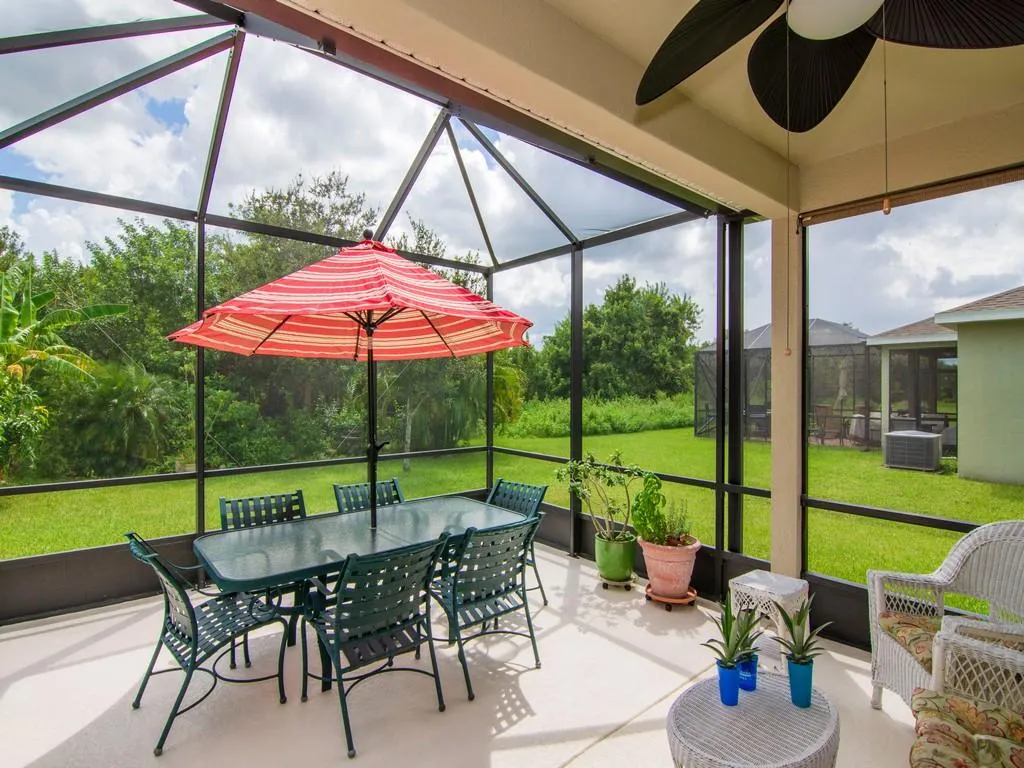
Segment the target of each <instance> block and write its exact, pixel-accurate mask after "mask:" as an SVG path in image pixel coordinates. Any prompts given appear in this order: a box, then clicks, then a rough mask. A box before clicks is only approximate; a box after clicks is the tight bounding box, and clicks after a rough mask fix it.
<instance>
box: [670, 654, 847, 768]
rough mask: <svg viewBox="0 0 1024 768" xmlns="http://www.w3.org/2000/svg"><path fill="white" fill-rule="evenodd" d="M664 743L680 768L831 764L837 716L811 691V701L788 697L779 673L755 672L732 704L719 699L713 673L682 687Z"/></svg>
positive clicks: (836, 743)
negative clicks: (752, 684)
mask: <svg viewBox="0 0 1024 768" xmlns="http://www.w3.org/2000/svg"><path fill="white" fill-rule="evenodd" d="M668 743H669V748H670V749H671V750H672V759H673V760H674V761H675V764H676V766H678V767H679V768H833V766H834V765H835V763H836V753H837V752H838V751H839V716H838V714H837V713H836V709H835V707H833V706H832V704H831V702H829V700H828V699H827V698H825V696H824V695H823V694H822V693H821V692H820V691H818V690H817V689H815V690H814V692H813V694H812V696H811V706H810V707H809V708H807V709H801V708H800V707H796V706H794V705H793V703H792V702H791V701H790V699H789V680H788V679H787V678H786V677H785V676H784V675H774V674H770V673H762V674H760V675H758V680H757V690H756V691H749V692H748V691H740V703H739V704H738V705H737V706H735V707H727V706H725V705H724V704H722V700H721V698H720V697H719V695H718V678H717V677H712V678H708V679H705V680H701V681H700V682H698V683H695V684H694V685H692V686H690V687H689V688H687V689H686V690H685V691H683V692H682V693H681V694H680V695H679V698H677V699H676V700H675V703H674V704H673V705H672V709H671V710H670V711H669V714H668Z"/></svg>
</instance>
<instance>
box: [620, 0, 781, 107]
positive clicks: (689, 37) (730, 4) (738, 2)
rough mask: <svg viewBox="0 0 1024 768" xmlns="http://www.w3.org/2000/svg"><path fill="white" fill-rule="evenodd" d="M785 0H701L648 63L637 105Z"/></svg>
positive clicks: (710, 57)
mask: <svg viewBox="0 0 1024 768" xmlns="http://www.w3.org/2000/svg"><path fill="white" fill-rule="evenodd" d="M783 1H784V0H699V2H698V3H697V4H696V5H695V6H693V8H691V9H690V12H689V13H687V14H686V15H685V16H684V17H683V19H682V21H680V22H679V23H678V24H676V26H675V29H673V30H672V31H671V32H670V33H669V35H668V37H666V38H665V42H663V43H662V44H661V47H660V48H658V52H657V53H655V54H654V58H652V59H651V63H650V64H648V65H647V71H646V72H644V76H643V78H641V80H640V85H639V86H638V87H637V89H636V103H637V105H638V106H639V105H642V104H647V103H649V102H652V101H654V100H655V99H656V98H658V97H659V96H661V95H663V94H665V93H668V92H669V91H670V90H672V89H673V88H675V87H676V86H677V85H679V84H680V83H681V82H683V80H685V79H686V78H688V77H689V76H690V75H692V74H693V73H694V72H696V71H697V70H698V69H700V68H701V67H703V66H704V65H705V64H708V63H709V62H711V61H713V60H714V59H716V58H718V57H719V56H720V55H721V54H723V53H724V52H725V51H727V50H729V49H730V48H731V47H732V46H734V45H736V43H738V42H739V41H740V40H742V39H743V38H745V37H746V36H747V35H749V34H750V33H751V32H753V31H754V30H755V29H757V28H758V27H759V26H761V25H762V24H764V23H765V22H766V21H768V19H770V18H771V17H772V14H773V13H775V12H776V11H777V10H779V8H781V7H782V3H783Z"/></svg>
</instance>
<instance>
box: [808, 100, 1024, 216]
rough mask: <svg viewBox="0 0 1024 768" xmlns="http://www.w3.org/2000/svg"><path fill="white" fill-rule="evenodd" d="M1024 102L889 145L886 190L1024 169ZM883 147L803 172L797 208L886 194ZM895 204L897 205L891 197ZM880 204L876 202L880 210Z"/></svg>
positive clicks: (812, 211)
mask: <svg viewBox="0 0 1024 768" xmlns="http://www.w3.org/2000/svg"><path fill="white" fill-rule="evenodd" d="M1022 126H1024V102H1021V103H1019V104H1015V105H1013V106H1011V107H1008V108H1006V109H1002V110H999V111H997V112H989V113H986V114H983V115H976V116H973V117H969V118H965V119H964V120H960V121H958V122H954V123H948V124H946V125H941V126H938V127H936V128H932V129H930V130H927V131H922V132H920V133H917V134H914V135H911V136H906V137H903V138H901V139H899V140H897V141H893V142H890V143H889V186H890V190H915V191H917V190H923V189H929V188H932V187H935V186H936V185H938V184H943V183H945V182H947V181H950V180H958V179H968V178H976V177H983V176H985V175H987V174H989V173H992V172H998V171H1005V170H1007V169H1013V168H1016V167H1019V166H1021V165H1024V127H1022ZM884 171H885V165H884V154H883V147H882V145H881V144H877V145H875V146H873V147H869V148H867V149H864V150H861V151H858V152H853V153H851V154H849V155H843V156H842V157H837V158H832V159H830V160H826V161H823V162H821V163H816V164H814V165H810V166H805V167H803V168H801V173H800V177H801V183H800V209H801V210H802V211H803V212H805V213H809V214H812V215H816V214H818V213H820V212H821V211H823V210H832V209H836V208H838V207H840V206H844V205H849V204H851V203H857V202H860V201H868V200H879V201H880V200H881V198H882V197H883V196H884V194H885V188H884V184H885V172H884ZM890 197H891V198H893V204H894V205H895V204H896V200H895V197H894V196H893V194H892V193H891V192H890ZM880 207H881V203H879V208H880Z"/></svg>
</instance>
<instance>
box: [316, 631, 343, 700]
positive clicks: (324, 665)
mask: <svg viewBox="0 0 1024 768" xmlns="http://www.w3.org/2000/svg"><path fill="white" fill-rule="evenodd" d="M316 644H317V647H318V648H319V649H320V690H321V691H329V690H331V676H332V675H333V674H334V669H333V667H332V666H331V655H330V654H329V653H328V652H327V646H325V645H324V644H323V641H322V640H321V639H320V636H319V635H317V638H316ZM338 685H341V681H339V682H338Z"/></svg>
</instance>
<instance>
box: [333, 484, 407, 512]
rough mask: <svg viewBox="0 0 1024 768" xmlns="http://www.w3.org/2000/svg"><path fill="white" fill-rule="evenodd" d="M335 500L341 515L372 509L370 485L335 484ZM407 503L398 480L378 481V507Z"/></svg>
mask: <svg viewBox="0 0 1024 768" xmlns="http://www.w3.org/2000/svg"><path fill="white" fill-rule="evenodd" d="M334 500H335V501H336V502H337V504H338V511H339V512H341V513H343V514H344V513H347V512H359V511H361V510H364V509H369V508H370V484H369V483H349V484H348V485H339V484H338V483H335V484H334ZM403 501H405V497H404V496H402V489H401V488H399V487H398V478H397V477H393V478H391V479H390V480H378V481H377V506H378V507H384V506H387V505H388V504H401V503H402V502H403Z"/></svg>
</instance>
